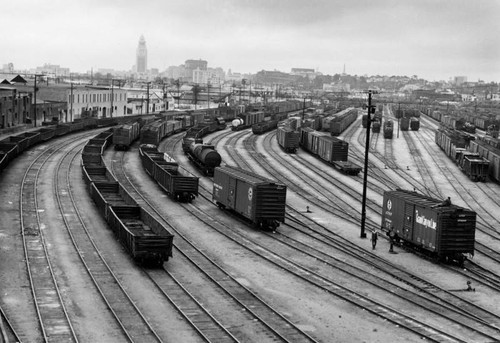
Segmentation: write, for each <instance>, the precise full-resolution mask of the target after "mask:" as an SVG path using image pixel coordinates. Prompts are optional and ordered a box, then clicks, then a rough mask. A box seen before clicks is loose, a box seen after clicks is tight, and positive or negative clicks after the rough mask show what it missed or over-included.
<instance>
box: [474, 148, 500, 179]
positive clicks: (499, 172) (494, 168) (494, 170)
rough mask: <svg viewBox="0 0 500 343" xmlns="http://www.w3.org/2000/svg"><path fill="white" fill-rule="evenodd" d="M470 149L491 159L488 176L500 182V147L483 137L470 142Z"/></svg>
mask: <svg viewBox="0 0 500 343" xmlns="http://www.w3.org/2000/svg"><path fill="white" fill-rule="evenodd" d="M469 150H470V151H472V152H476V153H478V154H479V156H480V157H482V158H484V159H487V160H488V161H489V167H488V176H489V177H490V179H491V180H494V181H496V182H500V149H498V148H496V147H495V146H492V145H490V144H488V143H487V142H485V141H484V140H482V139H476V140H474V141H471V142H470V145H469Z"/></svg>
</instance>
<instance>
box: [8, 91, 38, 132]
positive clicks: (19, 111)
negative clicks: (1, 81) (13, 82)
mask: <svg viewBox="0 0 500 343" xmlns="http://www.w3.org/2000/svg"><path fill="white" fill-rule="evenodd" d="M30 113H31V94H30V93H25V92H19V91H18V90H17V89H16V88H15V86H10V85H5V86H3V85H0V129H4V128H8V127H12V126H16V125H20V124H24V123H26V119H27V118H28V117H29V115H30Z"/></svg>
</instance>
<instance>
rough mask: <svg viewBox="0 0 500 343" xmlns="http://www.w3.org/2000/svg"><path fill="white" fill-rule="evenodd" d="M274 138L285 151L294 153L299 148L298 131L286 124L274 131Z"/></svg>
mask: <svg viewBox="0 0 500 343" xmlns="http://www.w3.org/2000/svg"><path fill="white" fill-rule="evenodd" d="M276 140H277V141H278V144H279V146H280V147H281V148H282V149H283V150H284V151H285V152H288V153H292V154H294V153H295V152H296V151H297V149H298V148H299V143H300V132H299V131H297V130H293V129H291V128H289V127H286V126H281V127H278V129H277V131H276Z"/></svg>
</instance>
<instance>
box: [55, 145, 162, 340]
mask: <svg viewBox="0 0 500 343" xmlns="http://www.w3.org/2000/svg"><path fill="white" fill-rule="evenodd" d="M81 149H82V146H77V147H74V148H72V149H71V150H68V151H67V152H66V154H65V156H64V157H63V158H62V159H61V160H60V161H59V163H58V165H57V170H56V172H55V173H54V176H53V179H54V180H53V182H54V194H56V200H57V207H58V209H59V212H60V213H61V217H62V219H63V221H64V227H65V228H66V230H67V232H68V234H69V236H70V238H71V242H72V244H73V245H74V247H75V250H76V252H77V253H78V256H79V257H80V260H81V261H82V264H83V266H84V267H85V269H86V270H87V273H88V274H89V276H90V278H91V280H92V281H93V283H94V285H95V287H96V289H97V291H98V292H99V294H100V295H101V297H102V298H103V300H104V302H105V303H106V305H107V307H108V308H109V310H110V312H111V313H112V315H113V317H114V318H115V320H116V322H117V324H118V326H119V327H120V328H121V330H122V332H123V334H124V339H126V340H128V341H129V342H162V341H163V340H162V339H161V338H160V337H159V335H158V334H157V333H156V331H155V329H154V328H153V326H152V324H151V323H150V321H149V320H148V319H147V318H146V316H145V315H144V314H143V313H142V312H141V310H140V309H139V308H138V307H137V305H136V304H135V301H134V299H132V298H131V296H130V295H129V294H128V292H127V291H126V290H125V287H124V286H123V285H122V283H121V282H120V281H119V279H118V278H117V276H116V275H115V273H114V272H113V270H112V268H111V267H110V266H109V264H108V263H107V262H106V260H105V258H104V257H103V254H102V252H101V251H100V249H99V247H98V246H97V244H96V243H95V242H94V238H93V237H92V235H91V233H90V232H89V229H88V227H87V224H85V221H84V219H83V217H82V214H81V213H80V211H79V210H78V206H77V204H76V200H75V194H74V191H73V190H72V186H71V181H70V171H71V167H72V164H73V162H74V160H75V159H77V158H79V157H80V151H81Z"/></svg>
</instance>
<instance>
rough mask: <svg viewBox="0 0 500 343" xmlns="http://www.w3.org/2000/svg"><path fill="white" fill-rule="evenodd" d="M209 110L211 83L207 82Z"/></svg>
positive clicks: (208, 104)
mask: <svg viewBox="0 0 500 343" xmlns="http://www.w3.org/2000/svg"><path fill="white" fill-rule="evenodd" d="M207 108H210V81H208V80H207Z"/></svg>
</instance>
